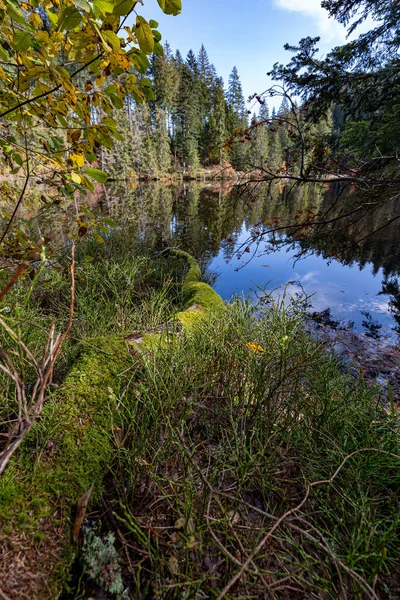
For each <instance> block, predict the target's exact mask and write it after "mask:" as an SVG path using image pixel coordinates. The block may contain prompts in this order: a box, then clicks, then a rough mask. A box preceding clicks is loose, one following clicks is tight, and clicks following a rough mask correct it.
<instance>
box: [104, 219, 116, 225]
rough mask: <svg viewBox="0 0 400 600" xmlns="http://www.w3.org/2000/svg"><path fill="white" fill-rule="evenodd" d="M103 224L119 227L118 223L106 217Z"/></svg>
mask: <svg viewBox="0 0 400 600" xmlns="http://www.w3.org/2000/svg"><path fill="white" fill-rule="evenodd" d="M103 223H105V224H106V225H108V226H109V227H116V226H117V224H116V222H115V221H114V220H113V219H110V218H109V217H106V218H105V219H103Z"/></svg>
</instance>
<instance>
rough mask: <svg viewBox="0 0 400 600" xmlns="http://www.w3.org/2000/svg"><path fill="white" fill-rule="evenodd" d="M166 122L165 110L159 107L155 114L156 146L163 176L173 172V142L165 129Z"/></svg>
mask: <svg viewBox="0 0 400 600" xmlns="http://www.w3.org/2000/svg"><path fill="white" fill-rule="evenodd" d="M165 120H166V118H165V111H164V109H163V108H160V107H157V108H156V109H155V113H154V122H155V129H154V146H155V152H156V157H157V165H158V171H159V173H160V174H161V175H163V174H166V173H169V172H170V170H171V140H170V137H169V135H168V132H167V130H166V128H165Z"/></svg>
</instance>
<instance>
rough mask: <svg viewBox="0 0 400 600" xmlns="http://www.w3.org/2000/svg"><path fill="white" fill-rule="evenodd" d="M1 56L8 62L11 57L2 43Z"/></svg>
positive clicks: (0, 47)
mask: <svg viewBox="0 0 400 600" xmlns="http://www.w3.org/2000/svg"><path fill="white" fill-rule="evenodd" d="M0 58H1V60H3V61H4V62H7V61H8V58H9V56H8V54H7V52H6V51H5V50H4V48H3V46H1V45H0Z"/></svg>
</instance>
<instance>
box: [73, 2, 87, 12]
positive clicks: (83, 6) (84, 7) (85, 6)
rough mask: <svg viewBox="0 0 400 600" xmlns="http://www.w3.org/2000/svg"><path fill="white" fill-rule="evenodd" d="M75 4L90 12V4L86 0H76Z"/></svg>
mask: <svg viewBox="0 0 400 600" xmlns="http://www.w3.org/2000/svg"><path fill="white" fill-rule="evenodd" d="M74 4H75V6H77V7H78V8H81V9H82V10H84V11H85V12H90V4H89V2H86V0H74Z"/></svg>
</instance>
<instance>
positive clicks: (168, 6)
mask: <svg viewBox="0 0 400 600" xmlns="http://www.w3.org/2000/svg"><path fill="white" fill-rule="evenodd" d="M157 2H158V4H159V5H160V7H161V10H162V11H163V12H165V14H166V15H174V16H176V15H179V13H180V12H181V11H182V0H157Z"/></svg>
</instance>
